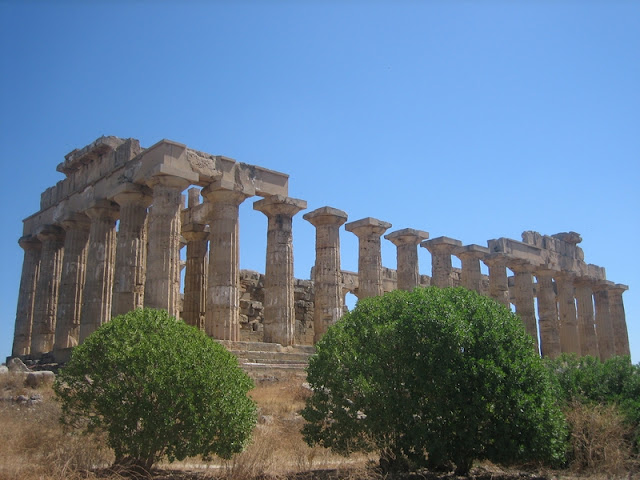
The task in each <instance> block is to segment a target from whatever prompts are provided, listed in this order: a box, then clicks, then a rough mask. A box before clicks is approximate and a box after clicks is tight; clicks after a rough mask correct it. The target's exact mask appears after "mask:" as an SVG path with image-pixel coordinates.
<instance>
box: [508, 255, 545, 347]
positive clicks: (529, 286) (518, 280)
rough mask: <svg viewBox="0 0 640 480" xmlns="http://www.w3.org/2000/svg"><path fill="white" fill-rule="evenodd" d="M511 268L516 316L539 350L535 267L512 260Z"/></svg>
mask: <svg viewBox="0 0 640 480" xmlns="http://www.w3.org/2000/svg"><path fill="white" fill-rule="evenodd" d="M509 268H510V269H511V270H513V273H514V290H515V295H514V296H515V304H516V314H517V315H518V316H519V317H520V319H521V320H522V323H523V324H524V328H525V330H526V331H527V333H528V334H529V335H531V338H533V341H534V342H535V345H536V350H538V325H537V322H536V308H535V300H534V299H535V295H534V292H533V270H534V266H533V265H531V264H529V263H527V262H526V261H520V260H512V261H511V263H509Z"/></svg>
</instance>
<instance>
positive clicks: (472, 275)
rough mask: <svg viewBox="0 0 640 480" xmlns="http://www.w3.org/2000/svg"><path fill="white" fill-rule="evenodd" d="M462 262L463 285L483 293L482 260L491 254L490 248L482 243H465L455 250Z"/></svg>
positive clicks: (454, 252)
mask: <svg viewBox="0 0 640 480" xmlns="http://www.w3.org/2000/svg"><path fill="white" fill-rule="evenodd" d="M453 254H454V255H455V256H457V257H458V258H459V259H460V261H461V262H462V269H461V270H462V272H461V277H460V281H461V283H462V286H463V287H466V288H468V289H470V290H475V291H476V292H478V293H482V272H481V270H480V260H483V259H484V258H486V257H487V256H488V255H489V249H488V248H486V247H482V246H480V245H465V246H463V247H459V248H457V249H455V250H454V251H453Z"/></svg>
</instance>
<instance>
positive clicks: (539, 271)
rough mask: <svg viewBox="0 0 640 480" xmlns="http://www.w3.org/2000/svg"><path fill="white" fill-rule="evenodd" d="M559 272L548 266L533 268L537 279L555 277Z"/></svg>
mask: <svg viewBox="0 0 640 480" xmlns="http://www.w3.org/2000/svg"><path fill="white" fill-rule="evenodd" d="M558 272H559V270H556V269H554V268H549V267H548V266H546V265H540V266H534V268H533V274H534V275H535V276H536V277H555V276H556V275H557V274H558Z"/></svg>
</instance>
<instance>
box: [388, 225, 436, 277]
mask: <svg viewBox="0 0 640 480" xmlns="http://www.w3.org/2000/svg"><path fill="white" fill-rule="evenodd" d="M384 238H386V239H387V240H389V241H390V242H391V243H393V244H394V245H395V246H396V247H397V250H398V252H397V265H398V266H397V272H398V289H399V290H413V289H414V288H416V287H417V286H418V285H420V269H419V268H418V244H419V243H420V242H422V241H423V240H426V239H427V238H429V233H428V232H423V231H422V230H414V229H413V228H404V229H402V230H396V231H395V232H391V233H389V234H388V235H385V236H384Z"/></svg>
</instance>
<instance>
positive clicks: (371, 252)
mask: <svg viewBox="0 0 640 480" xmlns="http://www.w3.org/2000/svg"><path fill="white" fill-rule="evenodd" d="M390 227H391V224H390V223H387V222H383V221H382V220H378V219H377V218H371V217H367V218H363V219H361V220H356V221H355V222H351V223H347V224H346V225H345V226H344V229H345V230H346V231H347V232H351V233H353V234H354V235H356V236H357V237H358V245H359V248H358V291H359V292H360V295H359V296H358V298H367V297H377V296H379V295H382V294H383V293H384V289H383V286H382V253H381V249H380V236H381V235H382V234H383V233H384V232H385V231H387V229H389V228H390Z"/></svg>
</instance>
